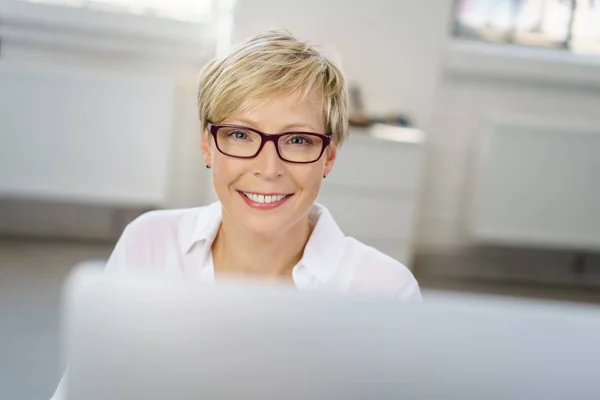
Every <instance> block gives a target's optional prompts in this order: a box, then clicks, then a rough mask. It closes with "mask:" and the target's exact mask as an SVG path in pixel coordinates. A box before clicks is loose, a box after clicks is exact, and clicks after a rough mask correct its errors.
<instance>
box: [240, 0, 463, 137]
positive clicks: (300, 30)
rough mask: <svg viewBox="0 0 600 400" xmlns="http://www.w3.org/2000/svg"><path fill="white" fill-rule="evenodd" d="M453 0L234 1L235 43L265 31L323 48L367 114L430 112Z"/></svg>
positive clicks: (419, 115)
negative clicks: (359, 93)
mask: <svg viewBox="0 0 600 400" xmlns="http://www.w3.org/2000/svg"><path fill="white" fill-rule="evenodd" d="M451 4H452V1H451V0H418V1H415V0H355V1H344V0H327V1H322V0H307V1H301V0H291V1H272V0H238V1H237V2H236V10H235V23H234V34H233V39H234V42H239V41H241V40H243V39H245V38H247V37H249V36H251V35H254V34H256V33H258V32H259V31H262V30H264V29H269V28H285V29H288V30H289V31H291V33H292V34H294V35H296V36H297V37H298V38H299V39H302V40H308V41H309V42H310V43H312V44H315V45H319V46H325V47H326V50H327V51H328V54H331V53H334V55H335V56H336V58H338V59H341V61H342V67H343V69H344V72H345V73H346V74H347V76H348V78H349V81H350V82H356V83H358V84H359V85H360V87H361V88H362V90H363V99H364V103H365V108H366V111H367V112H370V113H375V114H378V115H379V114H386V113H406V114H407V115H408V116H409V117H410V118H412V119H413V121H414V123H415V124H416V125H417V126H418V127H420V128H423V127H424V126H425V125H426V123H427V118H428V116H429V114H430V112H431V106H432V104H433V96H434V91H435V86H436V82H437V78H438V73H439V64H440V56H441V51H442V50H443V46H444V41H445V38H446V35H447V32H448V29H449V26H450V19H449V14H450V6H451Z"/></svg>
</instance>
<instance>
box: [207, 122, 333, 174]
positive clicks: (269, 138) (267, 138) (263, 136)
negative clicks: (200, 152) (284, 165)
mask: <svg viewBox="0 0 600 400" xmlns="http://www.w3.org/2000/svg"><path fill="white" fill-rule="evenodd" d="M220 128H238V129H241V130H246V131H252V132H254V133H256V134H258V135H260V140H261V142H260V146H258V150H256V153H254V154H253V155H251V156H235V155H231V154H229V153H226V152H224V151H223V150H221V148H220V147H219V141H218V140H217V132H218V131H219V129H220ZM208 130H209V132H210V134H211V135H212V136H213V138H214V140H215V144H216V145H217V150H219V152H221V153H222V154H225V155H226V156H229V157H234V158H254V157H256V156H257V155H259V154H260V152H261V150H262V149H263V147H264V146H265V143H267V142H273V144H274V145H275V150H276V151H277V155H278V156H279V158H281V159H282V160H283V161H285V162H289V163H294V164H311V163H314V162H317V161H319V159H320V158H321V157H322V156H323V153H324V152H325V149H326V148H327V146H329V145H330V144H331V136H329V135H323V134H321V133H314V132H283V133H276V134H268V133H264V132H261V131H259V130H257V129H253V128H248V127H247V126H241V125H230V124H213V123H210V122H209V123H208ZM290 134H297V135H304V136H316V137H318V138H320V139H322V140H323V146H322V148H321V152H320V153H319V156H318V157H317V158H315V159H314V160H313V161H292V160H288V159H286V158H285V157H283V156H282V155H281V153H280V152H279V146H278V145H277V143H278V141H279V138H280V137H282V136H285V135H290Z"/></svg>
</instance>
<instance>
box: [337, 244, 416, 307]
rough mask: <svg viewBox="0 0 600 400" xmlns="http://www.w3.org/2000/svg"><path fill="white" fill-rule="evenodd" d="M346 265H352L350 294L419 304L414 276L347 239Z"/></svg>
mask: <svg viewBox="0 0 600 400" xmlns="http://www.w3.org/2000/svg"><path fill="white" fill-rule="evenodd" d="M343 262H345V263H347V265H348V264H351V265H353V267H354V268H353V270H354V271H353V274H352V278H351V280H350V290H351V291H353V292H358V293H372V294H386V295H391V296H393V297H395V298H399V299H406V300H420V299H421V292H420V289H419V284H418V282H417V280H416V279H415V277H414V275H413V273H412V272H411V271H410V270H409V269H408V268H407V267H406V266H404V265H403V264H402V263H400V262H399V261H397V260H395V259H393V258H392V257H390V256H388V255H387V254H385V253H383V252H381V251H379V250H377V249H376V248H374V247H371V246H368V245H366V244H364V243H362V242H360V241H358V240H356V239H354V238H352V237H346V251H345V252H344V261H343Z"/></svg>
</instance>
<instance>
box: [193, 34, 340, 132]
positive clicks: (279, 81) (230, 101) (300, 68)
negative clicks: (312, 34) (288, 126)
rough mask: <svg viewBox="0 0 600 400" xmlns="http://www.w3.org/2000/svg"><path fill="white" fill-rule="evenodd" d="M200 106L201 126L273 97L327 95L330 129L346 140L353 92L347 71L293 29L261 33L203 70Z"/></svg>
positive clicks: (324, 100) (325, 107)
mask: <svg viewBox="0 0 600 400" xmlns="http://www.w3.org/2000/svg"><path fill="white" fill-rule="evenodd" d="M198 86H199V87H198V109H199V114H200V123H201V126H202V129H203V130H204V129H206V127H207V124H208V123H209V122H213V123H217V122H220V121H222V120H224V119H226V118H227V117H228V116H229V115H231V114H233V113H235V112H237V111H240V110H241V109H242V108H245V107H249V106H252V105H253V104H256V103H257V102H260V101H261V100H265V99H268V98H270V97H272V96H277V95H285V94H289V93H292V92H294V91H296V90H301V91H302V94H303V96H307V95H309V94H310V93H316V94H318V95H319V96H320V97H321V99H322V107H323V114H324V117H325V129H326V130H327V131H326V132H325V133H326V134H328V135H331V136H332V139H333V141H334V142H335V143H336V144H341V143H342V142H343V141H344V139H345V138H346V136H347V135H348V94H347V89H346V84H345V79H344V76H343V74H342V72H341V71H340V70H339V69H338V68H337V67H336V66H335V65H334V64H333V63H332V62H331V61H330V60H328V59H327V58H326V57H325V56H323V55H322V54H321V53H319V52H318V51H317V50H316V49H314V48H313V47H311V46H310V45H308V44H307V43H304V42H300V41H298V40H297V39H296V38H294V37H293V36H292V35H291V34H290V33H289V32H286V31H280V30H269V31H266V32H263V33H260V34H258V35H256V36H254V37H252V38H251V39H249V40H247V41H246V42H244V43H242V44H241V45H240V46H239V47H237V48H235V49H233V51H231V52H230V53H229V54H227V55H226V56H225V57H222V58H215V59H213V60H212V61H210V62H209V63H208V64H207V65H206V66H205V67H204V68H203V69H202V71H201V73H200V79H199V85H198Z"/></svg>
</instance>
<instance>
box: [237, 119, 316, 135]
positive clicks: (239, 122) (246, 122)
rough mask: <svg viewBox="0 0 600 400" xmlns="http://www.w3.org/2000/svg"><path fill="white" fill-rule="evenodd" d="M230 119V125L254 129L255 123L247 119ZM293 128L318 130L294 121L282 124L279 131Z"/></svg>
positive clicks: (287, 130) (309, 130)
mask: <svg viewBox="0 0 600 400" xmlns="http://www.w3.org/2000/svg"><path fill="white" fill-rule="evenodd" d="M231 121H233V122H231V124H232V125H244V126H247V127H250V128H254V129H256V123H255V122H254V121H252V120H249V119H245V118H231ZM295 129H305V130H307V132H318V130H315V129H314V128H313V127H311V126H309V125H306V124H303V123H301V122H294V123H290V124H287V125H285V126H283V127H282V128H281V129H280V131H281V132H290V131H293V130H295Z"/></svg>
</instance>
